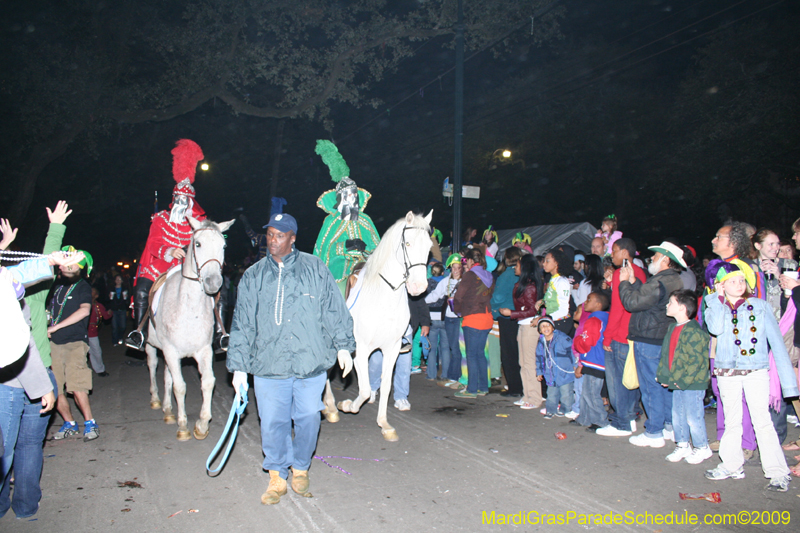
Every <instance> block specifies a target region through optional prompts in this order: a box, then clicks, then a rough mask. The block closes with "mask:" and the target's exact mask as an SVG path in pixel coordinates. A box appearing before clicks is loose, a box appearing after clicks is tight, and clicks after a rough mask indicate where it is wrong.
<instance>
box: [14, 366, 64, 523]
mask: <svg viewBox="0 0 800 533" xmlns="http://www.w3.org/2000/svg"><path fill="white" fill-rule="evenodd" d="M47 373H48V374H49V375H50V381H51V382H52V383H53V391H54V392H55V393H56V394H58V387H57V386H56V380H55V377H54V376H53V372H52V371H51V370H50V369H49V368H48V369H47ZM41 408H42V404H41V403H40V402H37V403H31V402H30V400H29V399H28V397H27V396H26V395H25V391H24V390H23V389H17V388H14V387H8V386H6V385H0V428H2V430H3V445H4V446H5V454H4V455H3V458H2V470H0V475H2V480H3V484H2V488H1V489H0V517H3V516H5V514H6V513H7V512H8V509H9V508H10V507H11V508H13V509H14V514H15V515H17V518H27V517H29V516H33V515H35V514H36V511H38V510H39V500H41V499H42V489H41V487H40V486H39V480H40V479H41V477H42V461H43V458H44V456H43V455H42V444H43V443H44V437H45V434H46V433H47V424H48V423H49V422H50V414H51V413H52V411H51V412H49V413H47V414H44V415H41V414H39V410H41ZM12 464H13V466H14V501H13V502H12V501H11V499H10V497H9V493H10V489H11V487H10V481H11V476H9V475H8V473H9V471H10V470H11V466H12Z"/></svg>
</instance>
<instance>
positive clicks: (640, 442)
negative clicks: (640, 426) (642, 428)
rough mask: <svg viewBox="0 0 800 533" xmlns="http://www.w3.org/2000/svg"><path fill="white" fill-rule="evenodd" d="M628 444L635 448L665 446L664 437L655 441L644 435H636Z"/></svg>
mask: <svg viewBox="0 0 800 533" xmlns="http://www.w3.org/2000/svg"><path fill="white" fill-rule="evenodd" d="M628 442H630V443H631V444H633V445H634V446H649V447H650V448H663V447H664V444H666V443H665V442H664V437H657V438H655V439H651V438H650V437H648V436H647V435H645V434H644V433H639V434H638V435H634V436H633V437H631V438H629V439H628Z"/></svg>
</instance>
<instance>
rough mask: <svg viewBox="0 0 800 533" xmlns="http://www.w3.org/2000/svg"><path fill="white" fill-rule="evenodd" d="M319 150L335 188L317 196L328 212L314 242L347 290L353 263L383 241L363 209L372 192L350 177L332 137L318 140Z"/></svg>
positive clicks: (339, 282) (341, 284)
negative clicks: (346, 286)
mask: <svg viewBox="0 0 800 533" xmlns="http://www.w3.org/2000/svg"><path fill="white" fill-rule="evenodd" d="M316 153H317V154H319V155H320V156H322V161H323V162H324V163H325V164H326V165H328V169H329V170H330V173H331V179H332V180H333V181H334V182H335V183H336V188H335V189H331V190H330V191H326V192H325V193H323V194H322V196H320V197H319V199H318V200H317V207H319V208H320V209H322V210H323V211H325V212H326V213H328V216H327V217H325V220H324V221H323V222H322V229H321V230H320V232H319V236H318V237H317V243H316V244H315V245H314V255H316V256H317V257H319V258H320V259H322V261H323V262H324V263H325V264H326V265H328V268H329V269H330V271H331V272H332V273H333V277H334V278H335V279H336V283H337V284H338V285H339V288H340V289H341V290H342V294H344V286H345V282H346V280H347V277H348V276H349V275H350V274H351V272H352V271H353V267H354V266H355V265H356V264H357V263H359V262H361V261H366V259H367V257H369V254H371V253H372V252H373V250H375V247H376V246H378V242H379V241H380V235H378V230H377V229H375V225H374V224H373V223H372V219H370V218H369V216H367V215H365V214H364V213H363V210H364V208H366V207H367V202H368V201H369V199H370V197H371V196H372V195H371V194H370V193H369V192H367V191H365V190H364V189H360V188H358V186H357V185H356V183H355V182H354V181H353V180H351V179H350V178H349V175H350V168H349V167H348V166H347V163H345V161H344V158H342V156H341V154H339V151H338V150H337V149H336V146H335V145H334V144H333V143H332V142H330V141H324V140H319V141H317V148H316Z"/></svg>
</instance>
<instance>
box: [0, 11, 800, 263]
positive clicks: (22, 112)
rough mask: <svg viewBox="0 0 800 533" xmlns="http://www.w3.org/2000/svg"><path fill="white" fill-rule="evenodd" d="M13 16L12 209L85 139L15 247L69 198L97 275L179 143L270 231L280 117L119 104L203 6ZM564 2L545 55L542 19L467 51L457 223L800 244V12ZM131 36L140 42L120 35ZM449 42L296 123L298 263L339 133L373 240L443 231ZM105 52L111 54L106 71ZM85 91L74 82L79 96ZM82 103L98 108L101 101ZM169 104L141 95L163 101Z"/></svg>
mask: <svg viewBox="0 0 800 533" xmlns="http://www.w3.org/2000/svg"><path fill="white" fill-rule="evenodd" d="M264 3H266V4H268V3H269V2H264ZM278 3H280V2H278ZM440 3H442V2H425V1H422V0H420V1H419V2H413V1H403V2H390V3H389V6H390V8H386V9H385V10H384V12H385V13H386V15H387V16H404V15H406V14H408V13H410V12H412V11H413V10H415V9H419V8H421V7H425V6H426V5H430V4H440ZM443 3H444V4H446V5H449V4H454V3H455V2H449V1H448V2H443ZM471 3H472V0H465V4H471ZM520 3H521V4H525V3H524V2H520ZM13 4H18V5H13V6H5V7H4V15H5V16H4V17H3V23H2V26H0V30H1V31H2V37H0V38H2V41H3V49H4V50H7V51H11V53H6V54H4V56H5V57H4V58H3V59H2V60H0V65H2V71H0V74H1V75H2V79H0V83H1V84H2V86H1V87H0V88H1V89H2V94H3V98H2V102H0V113H2V126H1V127H0V153H2V157H0V171H2V173H3V184H4V186H3V187H2V192H1V193H0V216H3V217H7V216H10V213H11V212H12V209H13V207H14V206H15V205H17V204H18V203H19V201H20V200H19V198H20V190H21V187H20V180H23V179H27V180H29V179H30V175H31V174H30V173H28V174H26V173H25V170H26V168H28V167H29V166H30V165H32V164H34V163H35V162H36V161H37V160H38V161H41V160H44V159H47V158H46V157H43V156H41V153H40V152H37V150H38V149H40V148H41V147H42V146H45V145H48V144H47V143H51V144H50V145H48V146H55V144H54V139H56V138H57V137H58V135H60V134H61V135H63V133H64V131H70V128H82V129H81V131H80V132H79V133H77V134H76V135H74V138H73V139H71V140H70V141H69V142H68V143H66V147H65V148H64V150H63V152H64V153H63V155H60V156H58V157H54V158H52V161H50V162H49V163H48V164H46V165H45V166H44V168H42V169H41V171H40V172H37V173H34V174H35V176H36V182H35V191H34V194H33V197H32V200H31V202H30V208H29V209H28V210H27V211H26V213H25V217H24V218H23V219H17V220H13V223H14V224H15V225H18V226H20V233H19V236H18V239H17V245H18V246H19V247H20V248H21V249H24V250H28V251H35V250H36V249H38V248H40V247H41V243H42V241H43V237H44V233H45V230H46V225H47V219H46V216H45V211H44V207H45V206H51V207H52V206H54V205H55V203H56V201H57V200H59V199H64V200H66V201H68V202H69V204H70V205H71V207H73V208H74V213H73V215H72V216H71V217H70V218H69V219H68V221H67V226H68V230H67V235H66V237H65V243H70V244H74V245H75V246H77V247H80V248H85V249H86V250H88V251H90V252H91V253H92V254H93V255H94V257H95V261H96V264H98V266H101V267H107V266H108V265H110V264H113V263H116V261H118V260H121V259H123V258H127V259H131V258H135V257H137V256H138V254H139V251H140V249H141V247H142V246H143V244H144V240H145V239H146V237H147V231H148V225H149V219H150V215H151V214H152V212H153V199H154V192H155V191H158V195H159V208H161V209H163V208H165V207H166V206H167V204H168V203H169V198H170V194H171V190H172V187H173V185H174V182H173V180H172V175H171V156H170V150H171V149H172V147H173V146H174V143H175V141H176V140H177V139H179V138H184V137H185V138H190V139H192V140H194V141H196V142H197V143H198V144H199V145H200V146H201V147H202V148H203V151H204V153H205V156H206V162H207V163H209V165H210V167H211V169H210V170H209V171H208V172H202V171H199V170H198V173H197V179H196V181H195V188H196V190H197V201H198V203H199V204H200V205H201V206H202V207H203V208H204V209H205V210H206V212H207V214H208V215H209V216H210V217H211V218H212V219H213V220H217V221H223V220H228V219H230V218H233V217H234V216H235V215H234V210H235V209H236V208H239V207H242V208H244V212H245V213H246V214H247V215H248V217H249V219H250V221H251V223H252V224H253V226H254V227H260V226H261V225H262V224H264V223H265V222H266V221H267V219H268V216H269V199H270V180H271V177H272V168H273V159H274V158H273V154H274V150H275V141H276V132H277V129H278V122H279V120H278V119H276V118H261V117H256V116H250V115H248V114H246V113H238V114H237V113H234V112H232V110H231V108H230V106H229V105H227V104H226V103H225V102H223V101H221V100H220V99H211V100H209V101H207V102H205V103H204V104H202V105H200V106H199V107H197V108H196V109H194V110H192V111H190V112H187V113H184V114H180V115H178V116H176V117H175V118H172V119H170V120H166V121H147V122H138V123H128V122H125V121H123V120H119V119H118V118H117V119H115V118H113V115H114V114H113V113H112V112H109V111H108V110H109V109H111V108H115V109H124V108H126V106H129V105H134V100H133V98H134V97H135V95H134V96H131V95H132V94H133V91H130V92H129V91H128V89H129V88H130V87H133V86H136V87H146V88H148V87H151V85H149V80H151V79H152V87H156V86H157V84H156V80H157V79H158V76H160V75H162V74H163V72H164V70H165V69H166V67H167V65H166V64H165V63H164V61H163V60H162V59H159V57H158V53H157V52H156V51H155V50H156V47H157V45H158V46H161V45H163V43H164V42H166V43H169V42H170V41H169V39H166V40H165V41H161V40H159V37H160V36H162V35H164V34H168V33H169V31H171V30H170V28H175V27H180V25H181V24H182V23H183V22H182V20H184V19H183V18H182V15H183V14H185V13H186V10H187V8H188V7H190V6H191V5H193V4H201V2H177V1H173V2H169V1H168V2H160V3H155V2H147V1H144V2H141V3H140V4H141V6H137V8H131V7H116V6H112V5H111V3H103V2H81V1H70V2H61V1H58V2H57V1H50V2H47V1H32V2H27V3H25V5H22V4H23V3H21V2H19V3H18V2H15V3H13ZM244 4H245V3H242V5H244ZM307 4H308V6H310V7H308V8H307V9H308V16H309V17H313V16H314V15H315V13H316V11H314V6H315V5H325V4H330V5H338V6H342V7H346V6H347V5H348V2H339V3H338V4H334V3H333V2H325V3H322V2H308V3H307ZM482 4H485V5H490V6H491V5H492V2H491V1H490V0H487V1H484V2H482ZM545 4H546V2H538V3H536V6H537V7H541V6H542V5H545ZM555 9H559V10H562V11H561V13H560V14H559V16H558V18H557V19H556V20H557V21H558V25H559V28H558V29H559V31H560V34H559V35H557V36H556V37H554V38H549V39H547V40H546V41H545V42H543V43H541V44H537V43H534V42H532V41H531V37H530V32H531V25H530V22H529V20H530V17H529V16H526V17H522V16H519V17H518V18H517V19H516V20H514V21H509V22H508V24H507V29H508V30H509V31H510V34H509V40H508V42H507V44H506V45H504V44H503V43H500V44H498V45H496V46H491V47H487V48H486V49H484V50H476V49H472V50H467V52H466V57H467V62H466V63H465V95H464V98H465V103H464V110H465V117H464V124H465V128H464V184H465V185H478V186H480V187H481V199H480V200H469V199H467V200H464V204H463V213H464V216H463V220H462V227H466V226H470V225H471V226H476V227H478V228H480V230H481V231H482V230H483V228H485V227H486V225H488V224H493V225H494V226H495V228H498V229H504V228H512V227H518V226H527V225H534V224H548V223H565V222H583V221H588V222H591V223H592V224H594V225H596V226H599V224H600V221H601V219H602V218H603V216H605V215H607V214H609V213H615V214H617V215H618V217H619V218H620V229H621V230H622V231H623V232H624V233H625V234H626V236H631V237H633V238H634V239H635V240H636V241H637V243H638V244H639V247H640V249H644V246H645V245H646V244H654V243H656V242H660V240H661V239H662V238H664V237H671V238H674V239H677V240H679V241H680V242H681V243H683V244H690V245H693V246H695V247H696V248H698V251H700V252H701V254H702V253H708V252H710V240H711V238H712V237H713V235H714V233H715V231H716V229H717V228H718V227H719V226H720V225H721V223H722V221H723V220H724V219H725V218H727V217H733V218H736V219H741V220H745V221H748V222H751V223H753V224H755V225H758V226H761V225H765V226H769V227H772V228H774V229H775V230H777V231H778V232H779V233H780V234H781V235H782V236H784V237H788V236H789V235H788V234H789V226H790V224H791V222H792V221H794V219H795V218H797V217H798V216H800V181H798V178H797V176H798V175H800V148H798V147H799V146H800V143H798V141H800V135H799V134H798V133H799V132H800V125H799V124H798V117H800V113H798V111H800V109H798V107H800V106H798V94H800V92H799V91H797V89H796V88H797V82H798V74H800V72H799V71H798V69H800V61H798V59H800V57H798V56H799V55H800V53H799V52H800V38H798V37H797V34H798V32H797V27H798V22H800V16H799V15H800V9H799V8H798V5H797V3H796V2H790V1H783V2H780V1H777V2H776V1H769V0H745V1H733V0H725V1H722V0H707V1H694V0H677V1H674V2H667V1H661V0H630V1H627V2H611V3H609V2H596V1H590V0H568V1H563V2H557V3H556V4H555ZM247 15H248V14H247V13H245V15H244V16H245V17H246V16H247ZM223 18H224V17H223ZM154 21H155V22H154ZM159 21H161V26H159V25H158V24H157V22H159ZM526 21H528V22H527V23H526ZM225 22H226V23H227V22H229V21H228V20H227V19H225ZM92 24H96V26H92ZM534 24H537V21H536V20H534ZM93 28H94V29H93ZM96 28H100V29H99V30H98V29H96ZM123 29H126V31H127V35H128V36H127V37H126V40H119V41H115V39H116V38H117V37H115V36H117V35H118V34H119V33H120V32H122V30H123ZM243 31H245V32H247V31H252V25H250V26H248V29H246V30H243ZM469 31H470V30H469V29H468V33H469ZM92 32H94V33H92ZM84 33H85V35H84ZM123 33H124V32H123ZM248 37H249V38H250V39H257V38H258V37H257V36H256V35H255V33H253V35H248ZM323 41H324V38H323V37H315V38H312V39H309V40H308V41H307V42H306V43H305V45H306V46H308V47H311V48H313V47H315V46H322V45H323V44H324V43H323ZM452 41H453V37H452V34H445V35H440V36H437V37H434V38H432V39H429V40H422V41H414V42H411V43H410V47H411V48H412V49H413V50H414V53H413V54H412V55H410V57H405V58H403V59H402V60H401V61H399V64H398V65H397V67H396V68H391V69H390V70H389V71H387V72H386V73H385V74H384V75H383V79H381V80H378V81H376V80H370V79H369V73H368V71H367V70H366V69H362V70H361V72H360V73H359V74H358V75H357V76H356V78H355V81H354V84H359V85H364V87H365V88H363V89H361V98H362V101H363V102H367V101H369V100H373V99H376V100H379V101H380V103H378V104H377V105H376V107H372V106H370V105H363V106H361V107H356V106H354V105H352V104H351V103H349V102H347V101H344V102H343V101H337V100H331V101H327V102H325V103H324V106H325V107H326V108H329V115H328V118H327V120H326V121H322V120H320V119H319V113H314V115H315V116H313V117H309V116H299V117H289V118H286V119H285V122H284V133H283V142H282V155H281V159H280V167H279V182H278V189H277V195H278V196H282V197H284V198H286V199H287V201H288V205H287V206H286V208H285V211H286V212H288V213H291V214H293V215H294V216H295V217H296V218H297V219H298V223H299V233H298V239H297V245H298V247H299V248H300V249H301V250H304V251H308V252H310V251H311V249H312V247H313V243H314V241H315V240H316V237H317V233H318V231H319V228H320V226H321V223H322V220H323V218H324V216H325V213H323V212H322V211H321V210H320V209H318V208H317V207H316V206H315V202H316V200H317V198H318V197H319V196H320V194H322V193H323V192H325V191H326V190H328V189H330V188H332V187H333V183H332V182H331V181H330V177H329V175H328V171H327V168H326V167H325V166H324V164H323V163H322V162H321V160H320V158H319V157H318V156H316V155H315V154H314V146H315V140H316V139H330V140H333V141H334V142H335V143H336V144H337V145H338V147H339V150H340V152H341V153H342V155H343V156H344V158H345V160H346V161H347V163H348V164H349V166H350V169H351V178H352V179H354V180H355V181H356V182H357V183H358V185H359V186H360V187H363V188H365V189H367V190H368V191H370V192H371V193H372V195H373V198H372V200H371V201H370V203H369V205H368V207H367V209H366V213H367V214H368V215H370V216H371V217H372V219H373V221H374V222H375V225H376V226H377V228H378V229H379V231H381V232H383V231H384V230H385V229H386V228H387V227H388V226H389V225H390V224H391V223H393V222H394V221H395V220H396V219H397V218H399V217H401V216H402V215H404V214H405V212H407V211H408V210H410V209H411V210H415V211H424V212H427V211H428V210H430V209H434V225H435V226H437V227H439V228H440V229H442V231H443V233H445V235H447V233H448V232H449V229H450V227H451V224H452V208H451V207H449V206H448V204H447V202H446V201H445V200H444V199H443V198H442V194H441V188H442V181H443V180H444V178H446V177H448V176H452V172H453V146H454V141H453V138H454V131H453V91H454V78H453V73H452V70H451V69H452V66H453V63H454V51H453V50H452ZM75 42H81V43H84V44H85V43H86V42H90V43H95V44H94V45H92V46H90V47H88V48H89V49H90V50H92V53H93V54H95V56H93V57H92V58H88V59H87V57H86V54H87V52H86V51H85V49H81V50H83V51H80V52H79V51H78V50H79V47H77V46H75ZM154 43H155V44H154ZM158 43H161V44H160V45H159V44H158ZM390 44H391V43H390ZM162 52H163V50H162ZM385 53H386V52H385V51H384V54H385ZM104 54H108V57H111V56H112V55H113V57H114V58H115V59H114V61H107V63H105V64H104V67H103V70H95V69H97V68H98V67H97V66H96V65H97V64H98V62H102V61H101V60H100V59H98V57H99V58H102V56H103V55H104ZM197 54H198V55H201V54H202V51H198V52H197ZM378 57H381V56H380V54H378ZM120 58H122V59H120ZM106 59H107V58H106ZM191 68H194V69H202V68H203V67H202V62H200V64H199V66H196V67H191ZM120 72H123V73H124V75H120V74H119V73H120ZM112 75H113V76H115V78H114V79H115V80H116V81H114V82H113V83H115V84H117V85H113V84H112V83H111V82H109V81H108V79H109V78H110V76H112ZM203 75H204V74H203V73H199V74H198V73H196V72H195V73H192V75H189V76H186V79H187V80H189V81H190V82H191V83H187V86H186V87H184V88H183V89H180V88H179V89H177V90H176V89H175V88H174V87H172V88H170V92H169V98H171V99H172V100H170V101H172V102H174V101H176V100H175V99H176V96H175V95H176V94H178V95H179V96H178V97H177V98H178V99H180V97H181V96H180V95H181V94H183V95H191V94H192V93H193V92H195V91H197V90H200V89H201V88H202V87H199V86H198V85H199V82H198V80H202V77H203ZM44 79H48V80H49V81H53V80H54V79H55V80H59V81H58V83H57V84H56V85H60V87H57V89H55V91H58V90H61V89H63V91H62V92H55V93H54V92H52V91H51V90H49V89H48V90H43V89H42V87H44V86H45V85H47V84H45V83H43V81H42V80H44ZM60 80H65V81H63V82H62V81H60ZM120 80H121V81H120ZM71 83H75V84H76V87H78V89H77V90H76V91H73V93H72V95H70V94H65V93H68V91H67V89H70V87H71V85H70V84H71ZM106 85H108V86H106ZM255 87H256V90H254V92H253V94H252V95H250V93H247V97H248V98H251V100H250V101H251V102H252V103H253V104H254V105H259V104H261V103H264V102H267V101H268V100H269V98H270V97H272V96H274V91H276V90H277V89H276V88H274V87H263V86H259V85H256V86H255ZM156 88H157V87H156ZM137 90H139V91H140V93H141V90H140V89H137ZM82 91H86V94H89V95H91V94H97V95H100V96H99V97H98V98H97V101H92V102H90V103H87V98H86V97H84V96H80V95H82V94H83V92H82ZM256 91H257V92H256ZM155 93H157V90H154V94H149V95H148V96H147V98H149V100H146V101H147V102H157V101H158V98H160V96H159V95H158V94H155ZM76 94H79V96H75V95H76ZM239 94H240V95H241V94H242V92H241V91H240V92H239ZM71 97H72V98H74V100H73V101H71V100H70V98H71ZM126 99H130V102H129V101H127V100H126ZM164 101H166V99H165V100H164ZM70 102H72V103H70ZM135 105H139V104H138V103H137V104H135ZM151 107H152V108H158V106H157V105H155V106H151ZM109 117H112V118H109ZM34 121H39V122H34ZM34 123H36V124H39V125H38V126H36V127H31V126H30V124H34ZM79 125H80V126H79ZM326 128H327V129H326ZM501 148H502V149H506V148H507V149H509V150H511V151H512V157H511V159H510V163H509V162H508V161H505V160H503V159H501V158H498V157H497V155H496V150H498V149H501ZM493 154H495V155H494V156H493ZM34 166H35V164H34ZM25 176H27V177H25ZM445 241H446V243H447V242H449V239H447V238H446V239H445ZM228 242H229V248H228V259H229V261H230V260H232V261H234V262H236V261H239V260H240V259H241V258H242V257H243V256H244V255H245V254H246V253H247V251H248V248H249V241H248V240H247V238H246V236H245V234H244V230H243V228H242V226H241V223H239V222H238V221H237V223H236V224H235V225H234V226H233V227H232V228H231V230H229V232H228Z"/></svg>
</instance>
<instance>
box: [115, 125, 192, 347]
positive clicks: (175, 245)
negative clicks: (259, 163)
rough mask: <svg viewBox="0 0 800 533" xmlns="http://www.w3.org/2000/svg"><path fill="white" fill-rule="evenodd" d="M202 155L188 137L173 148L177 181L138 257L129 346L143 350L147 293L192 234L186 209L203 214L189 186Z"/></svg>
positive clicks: (177, 261)
mask: <svg viewBox="0 0 800 533" xmlns="http://www.w3.org/2000/svg"><path fill="white" fill-rule="evenodd" d="M202 159H203V151H202V150H201V149H200V146H198V145H197V143H196V142H194V141H190V140H189V139H181V140H179V141H178V142H177V145H176V146H175V148H173V149H172V177H173V179H174V180H175V182H176V185H175V188H174V189H173V190H172V203H170V204H169V210H164V211H159V212H158V213H156V214H155V215H153V219H152V222H151V223H150V235H148V237H147V244H145V247H144V252H143V253H142V259H141V261H139V270H138V271H137V273H136V286H135V289H134V296H133V308H134V318H135V319H136V324H137V329H135V330H134V331H131V332H130V334H128V338H127V339H126V340H125V344H126V345H127V346H129V347H131V348H135V349H137V350H140V351H141V350H144V344H145V341H146V340H147V329H146V327H145V326H146V325H142V324H141V322H142V318H143V317H144V314H145V312H146V311H147V305H148V295H149V294H150V287H152V286H153V282H154V281H155V280H156V279H157V278H158V277H159V276H160V275H161V274H163V273H165V272H166V271H167V270H169V269H170V268H172V267H174V266H176V265H179V264H181V262H182V260H183V258H184V257H186V252H185V251H184V250H183V248H185V247H186V246H187V245H188V244H189V241H190V240H191V238H192V228H191V226H189V222H188V221H187V220H186V214H187V212H188V213H190V214H191V216H192V217H193V218H195V219H197V220H203V219H205V218H206V214H205V211H203V209H202V208H201V207H200V206H199V205H197V202H195V200H194V198H195V193H194V187H192V183H194V175H195V171H196V170H197V163H198V162H199V161H201V160H202ZM140 326H141V329H139V327H140Z"/></svg>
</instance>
